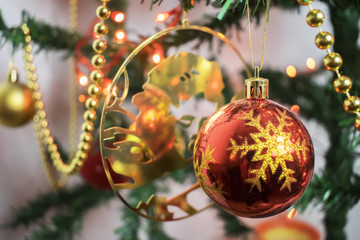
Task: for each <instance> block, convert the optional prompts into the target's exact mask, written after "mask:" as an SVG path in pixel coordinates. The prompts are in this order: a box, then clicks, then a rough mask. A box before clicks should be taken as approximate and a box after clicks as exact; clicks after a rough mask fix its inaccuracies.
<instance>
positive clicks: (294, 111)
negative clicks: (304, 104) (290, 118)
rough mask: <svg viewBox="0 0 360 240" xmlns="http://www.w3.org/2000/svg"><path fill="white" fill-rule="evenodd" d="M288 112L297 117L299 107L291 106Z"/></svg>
mask: <svg viewBox="0 0 360 240" xmlns="http://www.w3.org/2000/svg"><path fill="white" fill-rule="evenodd" d="M290 111H292V112H293V113H295V114H297V115H299V113H300V107H299V105H292V106H291V107H290Z"/></svg>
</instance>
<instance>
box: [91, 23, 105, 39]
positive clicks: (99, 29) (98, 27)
mask: <svg viewBox="0 0 360 240" xmlns="http://www.w3.org/2000/svg"><path fill="white" fill-rule="evenodd" d="M94 32H95V33H96V34H97V35H99V36H100V37H102V36H104V35H105V34H107V33H108V26H106V25H105V24H104V23H102V22H99V23H97V24H95V26H94Z"/></svg>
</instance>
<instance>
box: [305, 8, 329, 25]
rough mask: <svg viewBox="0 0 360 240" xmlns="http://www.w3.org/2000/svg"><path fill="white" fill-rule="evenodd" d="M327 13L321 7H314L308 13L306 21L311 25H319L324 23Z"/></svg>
mask: <svg viewBox="0 0 360 240" xmlns="http://www.w3.org/2000/svg"><path fill="white" fill-rule="evenodd" d="M324 20H325V15H324V13H323V12H322V11H320V10H319V9H313V10H311V11H310V12H309V13H308V14H307V15H306V22H307V24H308V25H309V26H310V27H319V26H321V25H322V24H323V22H324Z"/></svg>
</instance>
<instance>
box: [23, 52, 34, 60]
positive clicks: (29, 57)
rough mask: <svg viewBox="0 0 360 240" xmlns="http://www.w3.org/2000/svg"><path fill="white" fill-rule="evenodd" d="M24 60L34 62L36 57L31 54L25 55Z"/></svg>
mask: <svg viewBox="0 0 360 240" xmlns="http://www.w3.org/2000/svg"><path fill="white" fill-rule="evenodd" d="M24 60H25V61H27V62H32V61H33V60H34V57H33V56H32V55H31V54H25V55H24Z"/></svg>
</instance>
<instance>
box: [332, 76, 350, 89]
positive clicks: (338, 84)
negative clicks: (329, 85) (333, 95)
mask: <svg viewBox="0 0 360 240" xmlns="http://www.w3.org/2000/svg"><path fill="white" fill-rule="evenodd" d="M351 87H352V81H351V79H350V78H349V77H346V76H341V77H340V78H337V79H335V81H334V88H335V91H336V92H338V93H347V92H348V91H350V89H351Z"/></svg>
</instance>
